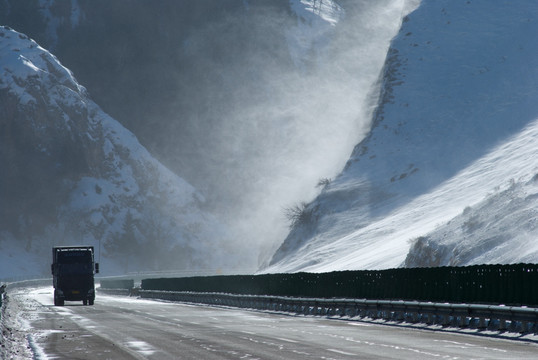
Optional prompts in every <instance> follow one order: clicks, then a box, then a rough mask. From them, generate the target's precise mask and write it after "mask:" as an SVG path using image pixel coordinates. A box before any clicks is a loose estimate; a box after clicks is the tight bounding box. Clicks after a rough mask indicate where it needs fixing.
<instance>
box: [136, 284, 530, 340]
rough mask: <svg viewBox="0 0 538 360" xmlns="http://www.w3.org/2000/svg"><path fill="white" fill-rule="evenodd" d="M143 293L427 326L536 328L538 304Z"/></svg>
mask: <svg viewBox="0 0 538 360" xmlns="http://www.w3.org/2000/svg"><path fill="white" fill-rule="evenodd" d="M138 295H139V296H140V297H141V298H149V299H161V300H169V301H183V302H191V303H201V304H208V305H221V306H232V307H239V308H249V309H258V310H270V311H283V312H289V313H296V314H303V315H317V316H340V317H344V316H347V317H362V318H366V317H367V318H372V319H384V320H392V321H397V322H410V323H425V324H429V325H433V324H439V325H442V326H453V327H467V328H475V329H490V330H499V331H511V332H519V333H538V308H528V307H515V306H502V305H501V306H499V305H477V304H449V303H432V302H419V301H391V300H361V299H314V298H291V297H282V296H263V295H235V294H224V293H197V292H182V291H157V290H139V291H138Z"/></svg>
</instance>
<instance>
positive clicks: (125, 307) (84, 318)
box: [3, 287, 538, 360]
mask: <svg viewBox="0 0 538 360" xmlns="http://www.w3.org/2000/svg"><path fill="white" fill-rule="evenodd" d="M7 307H8V310H9V316H7V317H6V316H4V319H3V321H4V322H5V323H6V324H7V325H6V326H7V331H4V332H5V333H7V335H8V336H10V340H9V342H10V344H7V346H8V347H11V349H10V351H9V352H8V354H7V355H6V358H13V359H19V358H23V359H24V358H29V359H43V360H45V359H197V360H199V359H247V360H251V359H305V360H306V359H308V360H312V359H398V360H404V359H413V360H417V359H428V360H429V359H518V360H521V359H538V343H537V342H536V341H533V340H526V341H521V340H507V339H502V338H495V337H487V336H478V335H468V334H462V333H457V332H447V331H432V330H427V329H413V328H408V327H402V326H389V325H383V324H376V323H371V322H370V323H369V322H362V321H344V320H335V319H327V318H323V317H305V316H292V315H285V314H277V313H269V312H260V311H247V310H239V309H233V308H221V307H205V306H197V305H189V304H183V303H170V302H162V301H152V300H144V299H136V298H129V297H121V296H107V295H101V294H99V293H98V295H97V297H96V300H95V305H94V306H83V305H82V303H81V302H66V306H63V307H56V306H53V297H52V288H49V287H46V288H44V287H40V288H35V287H34V288H15V289H13V290H11V291H10V293H9V297H8V303H7ZM14 344H19V345H21V346H20V348H19V349H14ZM23 345H24V346H23Z"/></svg>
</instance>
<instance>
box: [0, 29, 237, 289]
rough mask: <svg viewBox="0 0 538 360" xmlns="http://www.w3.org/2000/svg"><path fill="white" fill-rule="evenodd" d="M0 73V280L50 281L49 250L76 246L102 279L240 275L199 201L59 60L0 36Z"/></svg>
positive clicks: (8, 34)
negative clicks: (94, 261) (208, 271)
mask: <svg viewBox="0 0 538 360" xmlns="http://www.w3.org/2000/svg"><path fill="white" fill-rule="evenodd" d="M0 64H1V71H0V129H1V130H0V169H2V170H1V176H0V198H1V199H2V201H1V204H0V274H1V276H2V278H10V277H13V276H15V277H25V276H43V275H45V274H48V272H49V271H50V267H49V266H50V248H51V246H53V245H72V244H76V243H86V244H88V245H94V246H95V247H96V249H98V258H99V260H100V261H101V262H102V263H103V266H102V269H103V271H104V273H105V274H111V273H115V272H124V271H132V270H134V269H136V270H140V269H146V270H163V269H170V268H173V269H176V270H177V269H191V268H193V267H196V268H199V269H200V268H202V269H203V268H207V267H211V268H216V267H219V266H223V265H226V266H228V267H233V266H239V265H241V264H240V263H237V258H236V255H237V256H239V254H240V251H238V250H237V249H235V248H234V246H233V243H226V242H224V240H228V239H227V238H226V236H227V235H226V228H225V227H224V226H223V225H222V224H221V223H219V222H218V221H217V220H216V219H215V218H214V216H212V215H210V214H208V213H206V212H205V211H202V210H201V209H200V207H201V206H202V205H203V202H204V199H203V197H202V196H201V195H200V193H199V192H198V191H197V190H196V189H195V188H194V187H193V186H191V185H190V184H188V183H187V182H186V181H184V180H183V179H181V178H180V177H178V176H177V175H175V174H173V173H172V172H171V171H169V170H168V169H166V168H165V167H164V166H163V165H162V164H160V163H159V162H158V161H157V160H155V159H154V158H153V157H152V156H151V155H150V154H149V153H148V152H147V151H146V149H145V148H143V147H142V146H141V145H140V143H139V142H138V140H137V138H136V137H135V136H134V135H133V134H132V133H131V132H129V131H128V130H126V129H125V128H124V127H122V126H121V125H120V124H119V123H118V122H117V121H115V120H114V119H112V118H111V117H109V116H108V115H107V114H106V113H104V112H103V111H102V110H101V109H100V108H99V106H97V105H96V104H95V103H94V102H93V101H92V100H91V98H90V97H89V96H88V94H87V91H86V89H85V88H84V87H83V86H81V85H80V84H79V83H78V82H77V81H76V79H75V78H74V77H73V74H72V73H71V72H70V71H69V70H68V69H67V68H65V67H64V66H63V65H62V64H61V63H60V62H59V61H58V60H57V58H56V57H55V56H53V55H52V54H51V53H49V52H48V51H47V50H45V49H43V48H42V47H40V46H39V45H38V44H37V43H36V42H34V41H33V40H31V39H29V38H28V37H27V36H25V35H23V34H21V33H18V32H16V31H14V30H11V29H9V28H6V27H2V28H0ZM230 247H232V248H234V249H233V253H232V252H230V250H232V249H231V248H230ZM211 249H213V254H215V256H211V251H210V250H211ZM217 249H218V253H219V256H216V254H217ZM206 251H207V252H206ZM222 254H226V255H227V256H220V255H222ZM232 254H234V255H232Z"/></svg>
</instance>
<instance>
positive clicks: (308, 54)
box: [0, 0, 416, 271]
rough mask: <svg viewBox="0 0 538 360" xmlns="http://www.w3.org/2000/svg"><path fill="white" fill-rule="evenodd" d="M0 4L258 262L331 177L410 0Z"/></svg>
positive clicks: (12, 0) (8, 21) (355, 132)
mask: <svg viewBox="0 0 538 360" xmlns="http://www.w3.org/2000/svg"><path fill="white" fill-rule="evenodd" d="M35 3H36V2H32V3H30V2H21V1H18V0H4V1H0V23H3V24H5V25H9V26H11V27H12V28H14V29H16V30H18V31H20V32H23V33H25V34H27V35H28V36H29V37H31V38H32V39H35V40H37V42H38V43H39V44H41V45H42V46H44V47H45V48H47V49H49V50H51V51H52V52H53V53H54V54H55V55H56V56H57V57H58V58H59V59H60V60H61V62H62V63H63V64H64V65H65V66H66V67H68V68H69V69H70V70H71V71H73V73H74V74H75V76H76V77H77V79H78V80H79V82H80V83H81V84H82V85H84V86H85V87H86V88H87V89H88V92H89V93H90V94H91V96H92V99H93V100H94V101H95V102H96V103H97V104H99V106H100V107H101V108H102V109H104V110H105V111H106V112H107V113H108V114H109V115H111V116H112V117H113V118H114V119H116V120H118V121H119V122H120V123H121V124H122V125H124V126H125V127H126V128H128V129H129V130H130V131H132V132H133V133H134V134H135V135H136V136H137V138H138V139H139V140H140V142H141V143H142V144H143V145H144V146H145V147H146V148H147V149H148V150H149V151H150V153H151V154H152V155H153V156H155V157H156V158H157V159H158V160H159V161H161V162H162V163H163V164H165V165H166V167H168V168H169V169H171V170H172V171H173V172H174V173H176V174H178V175H179V176H181V177H182V178H183V179H185V180H186V181H188V182H189V183H190V184H193V185H194V186H195V187H196V188H197V189H198V190H199V191H200V192H202V193H203V195H204V197H205V198H206V200H207V201H206V206H207V208H208V209H211V211H212V212H213V213H214V214H215V215H216V216H218V217H219V219H221V220H222V221H223V222H224V223H226V224H227V225H228V227H229V228H230V231H231V233H232V237H233V238H234V239H236V240H237V241H238V242H239V243H240V248H241V249H243V250H244V251H246V252H247V253H248V256H246V257H245V259H244V264H245V267H247V268H250V269H252V271H254V270H255V269H256V267H257V266H258V264H259V263H261V262H267V261H268V260H269V259H270V257H271V255H272V254H273V253H274V251H275V250H276V249H277V248H278V246H279V245H280V244H281V242H282V240H283V239H284V238H285V236H286V234H287V232H288V227H287V223H286V219H285V216H284V215H283V208H285V207H287V206H290V205H291V204H294V203H296V202H299V201H310V200H312V199H313V198H314V197H315V196H316V195H317V194H318V193H319V190H320V189H319V188H318V187H316V184H317V183H318V182H319V180H320V179H321V178H331V177H334V176H336V175H337V174H338V172H339V171H341V169H342V167H343V166H344V165H345V163H346V161H347V159H348V157H349V154H350V153H351V151H352V150H353V147H354V146H355V145H356V144H357V143H358V142H359V141H360V140H361V139H362V138H363V137H364V135H365V133H366V131H367V130H368V126H369V122H370V116H369V115H370V113H371V107H370V105H371V104H370V103H369V101H368V95H369V94H370V93H371V88H372V84H374V83H375V81H376V80H377V78H378V75H379V72H380V71H381V69H382V67H383V61H384V59H385V56H386V51H387V49H388V46H389V43H390V39H391V38H392V37H393V36H394V35H395V34H396V33H397V31H398V29H399V27H400V23H401V19H402V17H403V16H404V15H405V14H406V13H407V12H408V11H409V10H410V9H411V8H412V7H413V4H415V3H416V0H411V1H408V0H407V1H404V0H378V1H356V0H338V1H334V0H323V1H320V0H271V1H250V0H204V1H141V0H135V1H129V2H122V1H95V0H73V1H61V0H40V1H39V2H38V3H39V6H36V5H35Z"/></svg>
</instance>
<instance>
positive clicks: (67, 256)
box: [58, 250, 93, 264]
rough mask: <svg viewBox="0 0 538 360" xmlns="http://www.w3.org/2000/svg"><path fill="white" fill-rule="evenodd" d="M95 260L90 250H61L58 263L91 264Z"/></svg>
mask: <svg viewBox="0 0 538 360" xmlns="http://www.w3.org/2000/svg"><path fill="white" fill-rule="evenodd" d="M92 262H93V259H92V253H91V252H90V251H73V250H69V251H60V252H59V253H58V264H88V263H89V264H91V263H92Z"/></svg>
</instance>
